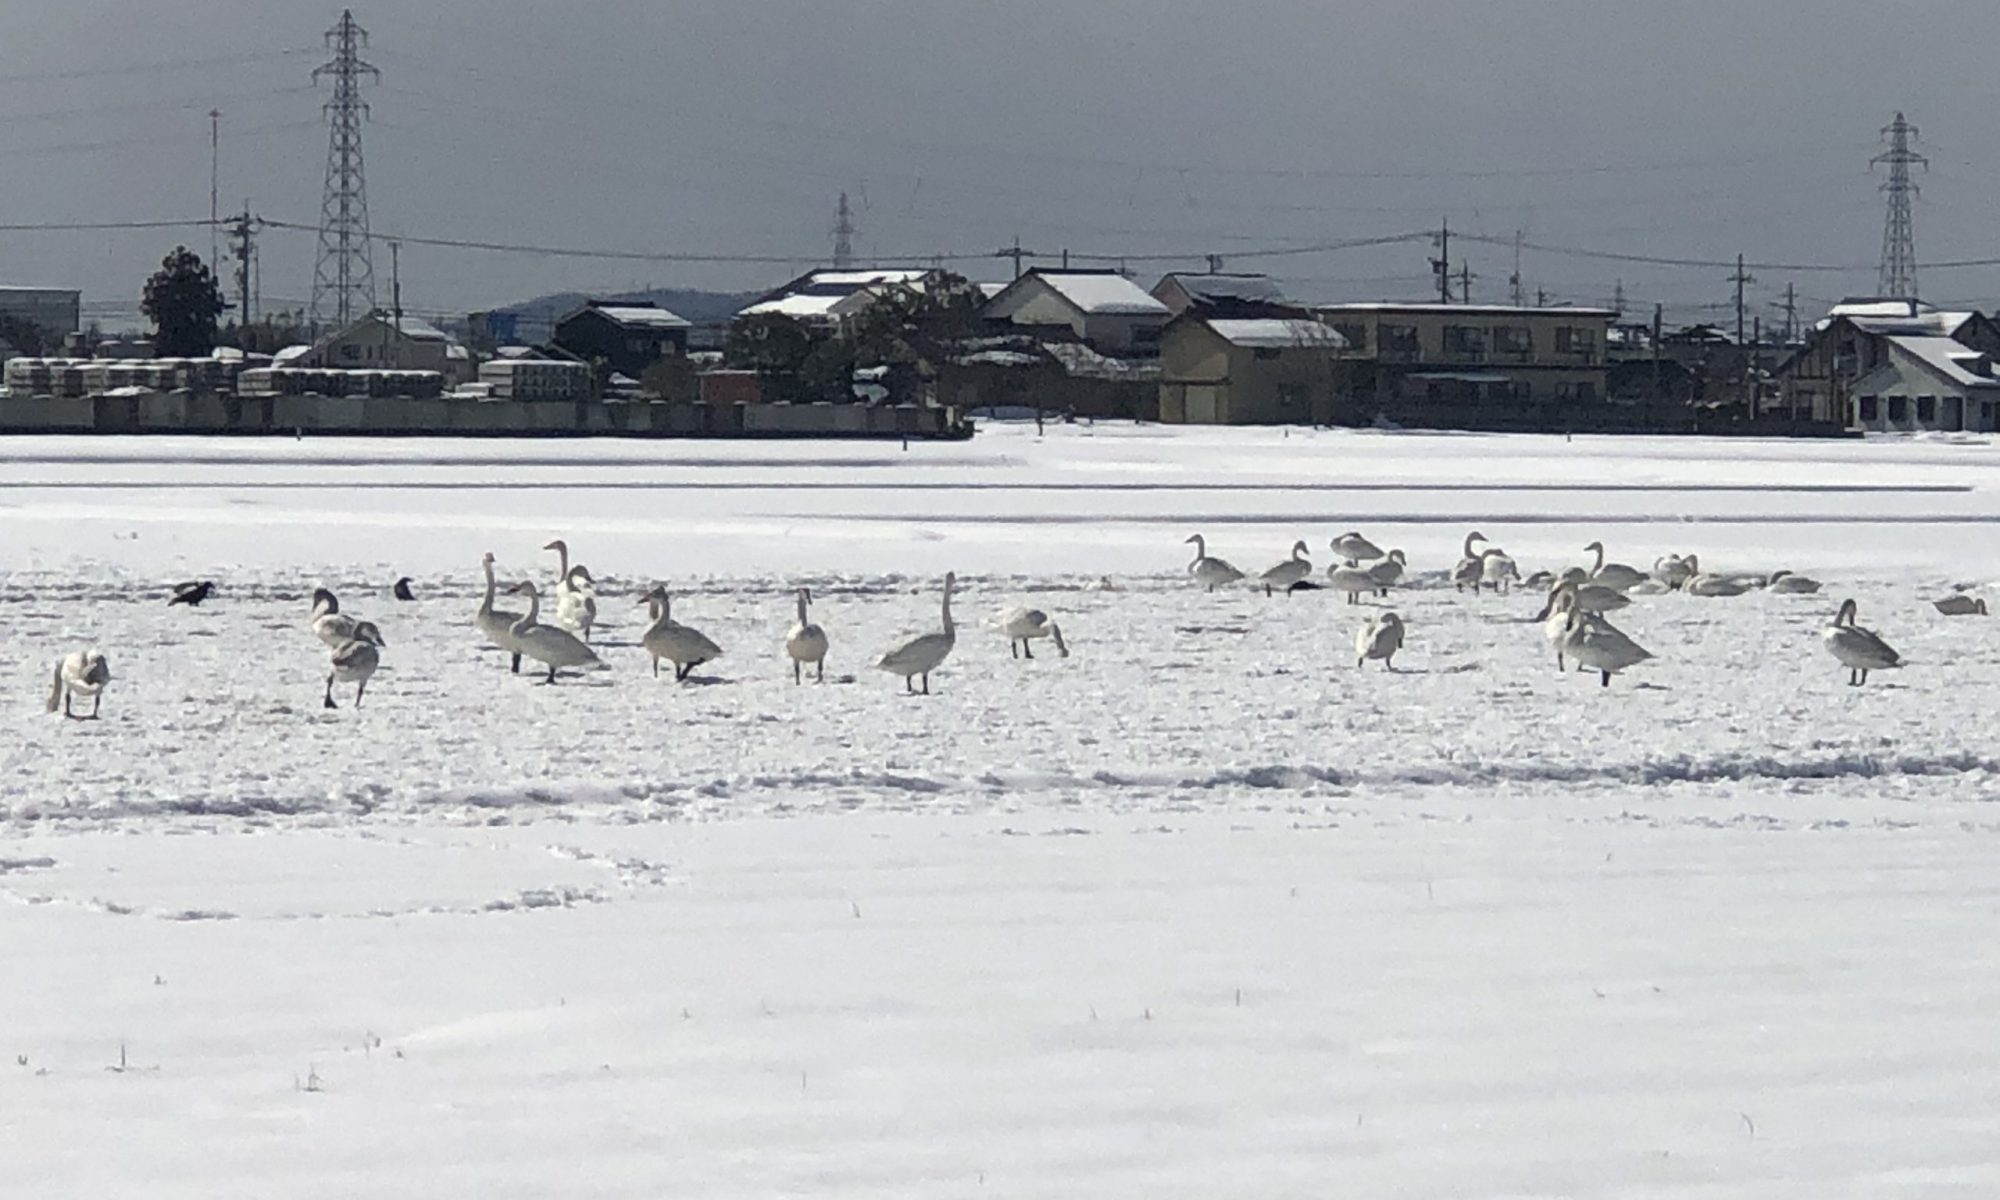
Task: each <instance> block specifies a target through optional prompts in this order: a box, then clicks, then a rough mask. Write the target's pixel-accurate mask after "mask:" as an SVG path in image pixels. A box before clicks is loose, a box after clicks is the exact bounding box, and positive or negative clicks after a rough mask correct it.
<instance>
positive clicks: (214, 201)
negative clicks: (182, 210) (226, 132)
mask: <svg viewBox="0 0 2000 1200" xmlns="http://www.w3.org/2000/svg"><path fill="white" fill-rule="evenodd" d="M221 191H222V110H221V109H219V108H211V109H209V110H208V265H209V267H210V269H214V268H216V267H218V266H220V265H221V264H222V246H221V244H220V240H219V239H220V238H221V237H222V205H221V201H220V198H219V197H220V193H221ZM239 318H240V314H239Z"/></svg>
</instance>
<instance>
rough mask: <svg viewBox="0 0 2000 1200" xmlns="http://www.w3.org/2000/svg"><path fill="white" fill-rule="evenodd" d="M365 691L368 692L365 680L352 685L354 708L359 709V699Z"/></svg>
mask: <svg viewBox="0 0 2000 1200" xmlns="http://www.w3.org/2000/svg"><path fill="white" fill-rule="evenodd" d="M367 691H368V681H367V680H366V679H364V680H362V681H361V682H360V683H358V684H355V685H354V707H356V708H360V707H361V697H362V695H363V694H364V693H366V692H367Z"/></svg>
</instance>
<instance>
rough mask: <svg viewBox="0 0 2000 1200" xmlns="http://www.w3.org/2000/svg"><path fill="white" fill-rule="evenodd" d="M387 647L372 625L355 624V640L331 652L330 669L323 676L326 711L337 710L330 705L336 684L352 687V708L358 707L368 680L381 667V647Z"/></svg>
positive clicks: (333, 705)
mask: <svg viewBox="0 0 2000 1200" xmlns="http://www.w3.org/2000/svg"><path fill="white" fill-rule="evenodd" d="M387 644H388V643H386V642H384V641H383V640H382V631H381V630H379V629H377V628H375V622H373V621H357V622H356V623H355V625H354V636H353V637H351V638H349V639H348V640H347V641H345V642H343V643H341V644H340V645H338V646H335V647H334V649H333V669H332V670H330V671H328V672H327V673H326V700H325V707H327V708H339V707H340V705H338V704H335V703H334V702H333V685H334V682H335V681H336V680H338V681H339V682H341V683H351V684H353V685H354V707H356V708H360V707H361V694H362V693H363V692H366V691H367V690H368V680H369V677H370V676H372V675H374V674H375V668H376V667H378V666H381V665H382V647H383V646H385V645H387Z"/></svg>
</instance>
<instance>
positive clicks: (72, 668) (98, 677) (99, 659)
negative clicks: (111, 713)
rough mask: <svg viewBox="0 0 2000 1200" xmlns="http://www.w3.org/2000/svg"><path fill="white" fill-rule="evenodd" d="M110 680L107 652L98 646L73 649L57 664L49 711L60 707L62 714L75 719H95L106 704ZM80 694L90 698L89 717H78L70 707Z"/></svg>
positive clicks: (50, 691)
mask: <svg viewBox="0 0 2000 1200" xmlns="http://www.w3.org/2000/svg"><path fill="white" fill-rule="evenodd" d="M110 682H111V664H110V663H109V662H107V661H106V660H105V657H104V651H102V650H99V649H98V648H97V647H95V646H92V647H91V648H90V649H88V650H77V651H73V652H71V653H70V654H67V655H65V656H64V657H63V660H62V661H61V662H59V663H57V664H56V673H55V684H54V686H52V687H51V688H50V689H49V705H48V707H49V711H50V712H54V711H56V710H57V709H58V708H60V709H61V710H62V715H63V716H65V717H67V718H69V719H70V720H72V721H86V720H87V721H95V720H96V719H97V710H98V707H99V706H100V705H102V704H103V703H104V688H105V685H106V684H108V683H110ZM78 696H88V697H90V715H89V716H88V717H79V716H77V715H76V712H75V711H74V710H73V709H72V708H71V707H70V702H71V701H73V700H74V699H76V697H78Z"/></svg>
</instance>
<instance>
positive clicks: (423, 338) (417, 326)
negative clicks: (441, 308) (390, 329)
mask: <svg viewBox="0 0 2000 1200" xmlns="http://www.w3.org/2000/svg"><path fill="white" fill-rule="evenodd" d="M395 326H396V329H397V331H398V332H400V333H401V334H402V335H403V336H404V337H406V338H413V339H415V340H416V341H420V342H442V341H446V340H448V339H446V337H445V336H444V330H442V329H439V328H438V327H437V326H435V325H433V324H431V323H430V322H429V321H426V320H424V319H423V318H422V317H404V318H403V319H402V320H400V321H396V322H395Z"/></svg>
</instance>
